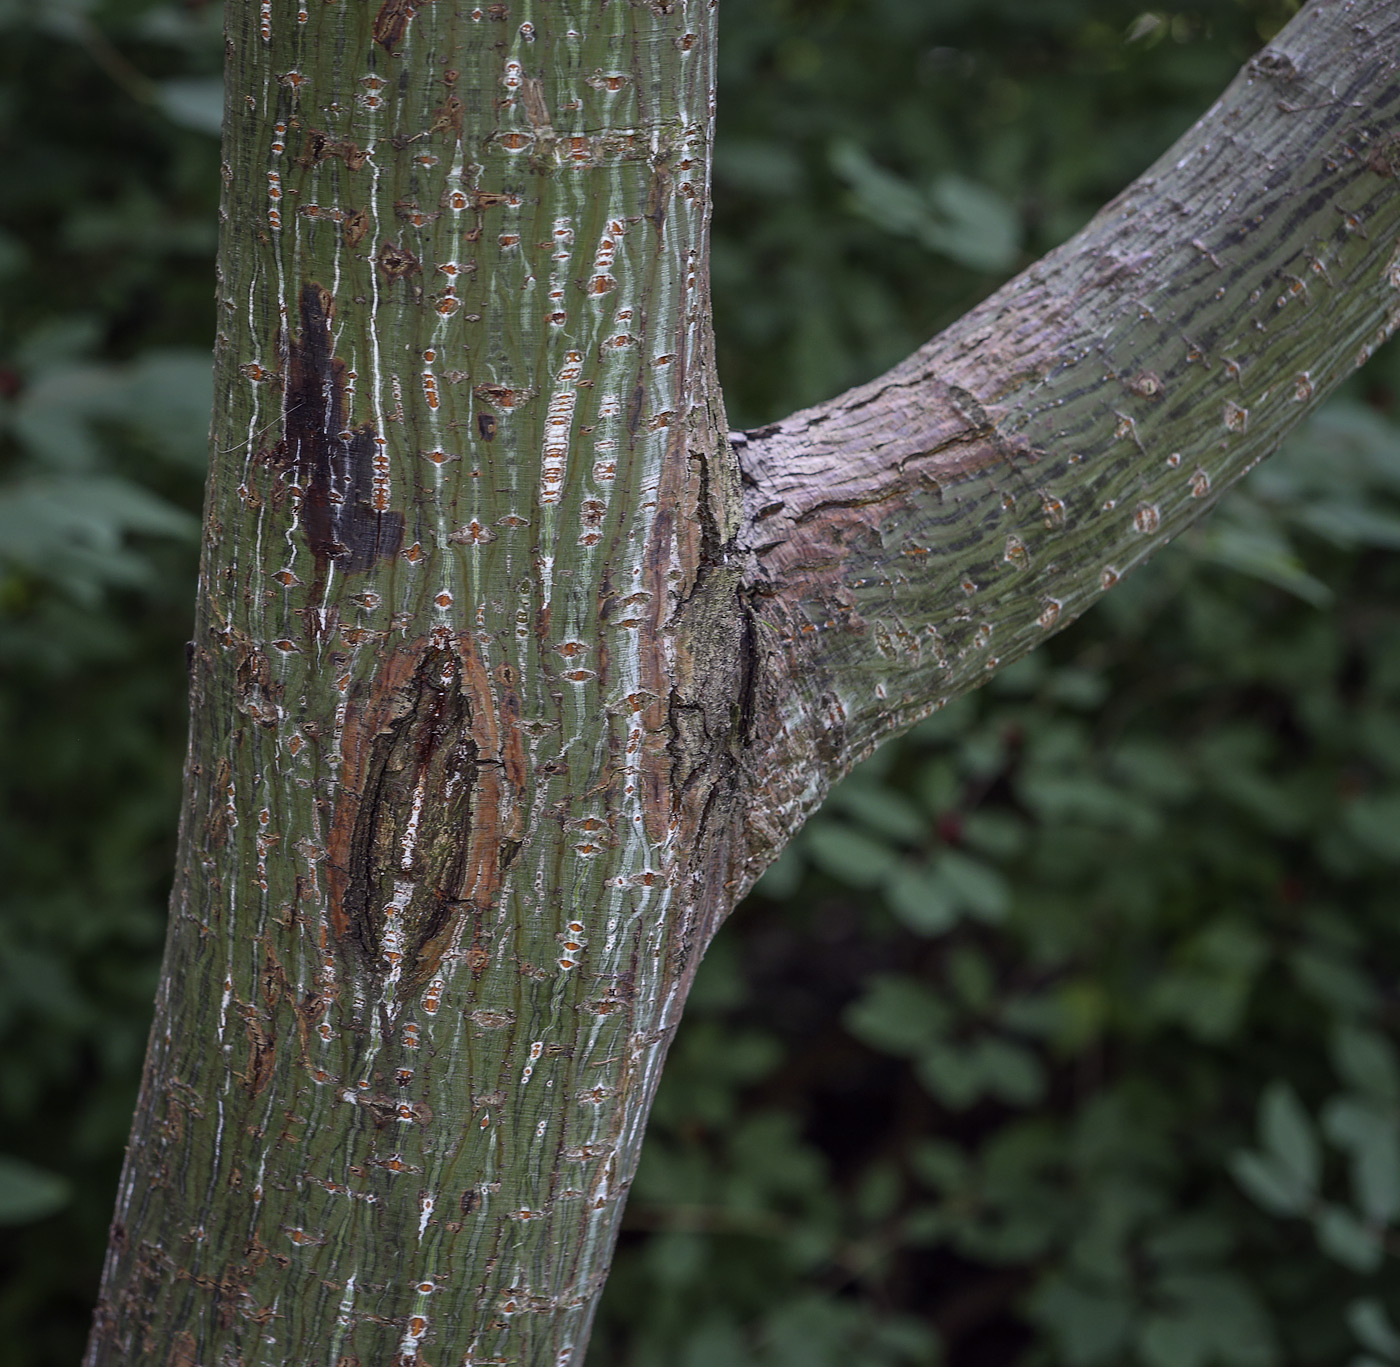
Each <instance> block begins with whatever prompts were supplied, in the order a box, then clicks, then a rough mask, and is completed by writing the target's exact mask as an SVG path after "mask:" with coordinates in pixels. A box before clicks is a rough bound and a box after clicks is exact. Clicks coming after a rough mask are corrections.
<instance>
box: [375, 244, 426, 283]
mask: <svg viewBox="0 0 1400 1367" xmlns="http://www.w3.org/2000/svg"><path fill="white" fill-rule="evenodd" d="M374 261H375V265H377V266H378V267H379V269H380V270H381V271H383V272H384V274H385V275H387V276H388V277H389V279H390V280H402V279H404V277H405V276H409V275H417V274H418V273H419V271H421V270H422V266H421V265H420V263H419V261H418V258H417V257H416V256H414V254H413V253H412V252H411V251H409V250H408V248H407V247H403V246H400V245H399V244H398V243H397V242H385V243H384V244H383V245H382V246H381V247H380V248H379V255H378V256H377V257H375V259H374Z"/></svg>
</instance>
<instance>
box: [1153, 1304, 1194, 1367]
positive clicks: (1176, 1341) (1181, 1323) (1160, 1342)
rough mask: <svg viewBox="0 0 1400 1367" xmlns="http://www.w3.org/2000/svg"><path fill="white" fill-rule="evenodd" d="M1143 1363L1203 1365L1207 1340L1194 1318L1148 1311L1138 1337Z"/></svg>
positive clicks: (1185, 1366)
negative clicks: (1149, 1312)
mask: <svg viewBox="0 0 1400 1367" xmlns="http://www.w3.org/2000/svg"><path fill="white" fill-rule="evenodd" d="M1138 1351H1139V1352H1140V1353H1141V1354H1142V1360H1143V1362H1144V1363H1146V1364H1147V1367H1204V1365H1205V1364H1206V1363H1207V1362H1208V1361H1209V1360H1210V1357H1211V1346H1210V1342H1209V1340H1208V1339H1207V1338H1206V1337H1205V1336H1204V1335H1203V1334H1202V1333H1201V1327H1200V1325H1199V1324H1197V1323H1196V1321H1195V1320H1193V1319H1189V1318H1179V1317H1177V1316H1172V1315H1149V1316H1148V1317H1147V1319H1146V1320H1145V1321H1144V1323H1143V1327H1142V1334H1141V1336H1140V1337H1139V1339H1138Z"/></svg>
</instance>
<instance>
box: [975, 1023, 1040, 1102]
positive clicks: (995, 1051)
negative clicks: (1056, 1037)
mask: <svg viewBox="0 0 1400 1367" xmlns="http://www.w3.org/2000/svg"><path fill="white" fill-rule="evenodd" d="M977 1061H978V1064H979V1066H980V1068H981V1071H982V1078H983V1080H984V1083H985V1085H986V1089H987V1091H989V1092H991V1093H992V1094H993V1095H994V1096H997V1097H1000V1098H1001V1099H1002V1100H1003V1101H1005V1102H1007V1103H1009V1104H1010V1105H1013V1106H1033V1105H1035V1103H1036V1102H1038V1101H1039V1100H1040V1099H1041V1097H1043V1096H1044V1095H1045V1070H1044V1068H1042V1067H1041V1064H1040V1060H1039V1059H1038V1058H1036V1056H1035V1055H1034V1054H1033V1053H1031V1051H1030V1050H1029V1049H1025V1048H1023V1047H1022V1046H1020V1045H1018V1044H1012V1043H1011V1042H1010V1041H1009V1040H1003V1039H996V1038H995V1037H993V1038H989V1039H984V1040H981V1041H979V1043H978V1045H977Z"/></svg>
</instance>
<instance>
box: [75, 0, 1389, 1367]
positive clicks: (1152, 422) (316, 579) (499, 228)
mask: <svg viewBox="0 0 1400 1367" xmlns="http://www.w3.org/2000/svg"><path fill="white" fill-rule="evenodd" d="M230 24H231V28H230V59H229V60H230V67H229V105H228V114H227V119H226V139H227V149H228V151H227V160H226V163H225V179H226V182H227V195H226V209H225V223H224V234H223V244H222V248H221V277H220V282H219V310H220V335H219V339H218V391H217V392H218V393H219V395H220V409H219V412H218V414H217V415H216V422H215V434H214V440H215V447H216V452H217V457H216V461H215V468H214V473H213V476H212V481H211V486H210V496H209V508H208V517H207V524H206V542H205V554H204V565H203V576H202V591H201V599H200V607H199V618H198V625H197V631H196V638H195V642H194V647H193V655H192V672H191V691H192V701H193V722H192V740H191V752H190V765H189V780H188V786H187V802H186V808H185V816H184V820H183V826H182V833H181V842H180V854H179V866H178V872H177V880H176V887H175V891H174V894H173V899H172V917H171V930H170V940H169V945H168V949H167V961H166V969H165V975H164V978H163V982H162V987H161V991H160V998H159V1001H158V1009H157V1016H156V1023H155V1026H154V1029H153V1033H152V1040H151V1051H150V1055H149V1058H148V1062H147V1068H146V1074H145V1078H144V1081H143V1088H142V1094H141V1099H140V1103H139V1107H138V1113H137V1117H136V1122H135V1128H134V1132H133V1139H132V1146H131V1150H130V1155H129V1159H128V1164H127V1169H126V1173H125V1175H124V1177H123V1182H122V1188H121V1192H120V1196H119V1201H118V1210H117V1216H116V1221H115V1223H114V1227H113V1238H112V1250H111V1254H110V1258H109V1263H108V1268H107V1273H106V1279H105V1282H104V1288H103V1293H102V1300H101V1303H100V1304H99V1307H98V1311H97V1315H96V1321H95V1328H94V1333H93V1339H92V1343H91V1347H90V1350H89V1355H88V1362H89V1364H91V1365H92V1367H97V1365H98V1364H103V1365H104V1367H105V1365H106V1364H114V1363H130V1362H146V1361H161V1362H168V1363H170V1364H179V1365H180V1367H190V1365H192V1364H196V1363H199V1364H206V1365H210V1364H215V1363H217V1364H219V1365H220V1367H232V1364H240V1365H241V1367H254V1365H255V1364H257V1365H258V1367H263V1365H270V1364H292V1363H296V1364H300V1363H303V1362H309V1361H325V1362H326V1363H328V1364H330V1367H356V1364H360V1363H366V1364H367V1363H370V1362H382V1361H394V1362H397V1363H400V1364H410V1363H414V1362H419V1361H421V1362H422V1363H424V1364H425V1367H426V1365H427V1364H429V1363H431V1364H434V1365H435V1367H441V1364H444V1363H452V1364H462V1365H463V1367H466V1364H473V1363H475V1364H481V1363H488V1362H489V1363H511V1364H528V1365H529V1367H560V1364H571V1363H572V1364H577V1363H579V1362H581V1360H582V1357H583V1353H584V1347H585V1343H586V1339H587V1332H588V1324H589V1321H590V1317H591V1314H592V1310H593V1307H594V1304H595V1302H596V1299H597V1296H598V1293H599V1290H600V1288H601V1286H602V1282H603V1278H604V1275H605V1273H606V1268H607V1263H608V1258H609V1255H610V1251H611V1247H612V1243H613V1240H614V1237H615V1234H616V1229H617V1221H618V1216H619V1213H620V1211H621V1207H622V1202H623V1199H624V1198H625V1194H626V1191H627V1187H628V1184H629V1182H630V1180H631V1176H632V1173H633V1170H634V1167H635V1163H636V1158H637V1151H638V1146H639V1143H640V1138H641V1134H642V1129H643V1126H644V1124H645V1119H646V1114H647V1109H648V1106H649V1103H650V1098H651V1095H652V1093H653V1090H654V1087H655V1083H656V1079H657V1075H658V1072H659V1069H660V1066H661V1062H662V1059H663V1056H664V1053H665V1049H666V1045H667V1042H668V1041H669V1038H670V1035H671V1032H672V1031H673V1029H674V1027H675V1024H676V1022H677V1020H678V1017H679V1013H680V1010H681V1005H682V1003H683V1000H684V997H685V992H686V989H687V987H688V985H689V982H690V978H691V975H692V973H693V971H694V968H695V964H696V961H697V959H698V956H699V954H700V953H701V952H702V951H703V948H704V946H705V944H706V943H707V942H708V939H709V937H710V935H711V934H712V933H713V931H714V929H715V927H716V926H717V925H718V924H719V922H720V921H721V920H722V919H723V917H724V915H725V914H727V912H728V911H729V909H730V908H731V907H732V905H733V903H734V900H735V899H736V898H737V896H738V895H739V894H740V892H741V891H742V890H743V888H744V887H745V886H746V885H747V883H748V882H749V881H750V880H751V879H752V878H753V877H754V876H755V875H756V873H757V872H758V870H759V869H760V868H761V867H762V865H763V863H764V862H765V861H766V860H767V859H769V858H771V857H772V855H773V854H774V853H776V851H777V849H778V848H779V847H780V845H781V843H782V841H783V839H785V838H786V836H787V835H788V834H790V833H791V831H792V830H793V829H795V827H796V825H797V824H798V823H799V822H800V821H801V819H802V818H803V817H804V816H805V815H806V814H807V813H808V812H809V811H810V810H811V809H812V807H813V806H814V804H815V803H816V801H817V800H819V798H820V796H821V794H822V792H823V791H824V790H825V788H826V786H827V785H828V784H829V783H830V782H831V781H832V780H834V779H835V778H836V777H837V776H839V774H840V773H841V772H842V771H843V770H844V769H845V768H846V767H848V766H849V764H850V763H851V762H852V761H853V760H854V759H856V758H858V757H859V756H860V755H861V754H862V753H864V752H865V751H866V750H868V748H869V747H870V746H871V745H872V744H873V743H875V741H877V740H878V739H879V738H880V737H881V736H882V735H884V734H886V733H888V732H889V731H890V730H892V729H895V728H897V727H899V726H902V725H906V724H908V723H909V722H910V721H912V720H914V719H915V718H917V717H918V716H920V715H922V714H923V713H924V712H926V711H928V710H929V709H931V708H932V707H935V706H937V705H939V704H940V703H941V702H942V701H943V700H945V699H946V698H947V697H949V696H951V695H952V694H953V693H955V692H957V691H960V690H963V689H966V688H969V687H972V686H974V685H975V683H976V682H978V681H979V680H981V679H984V678H985V677H987V675H988V673H989V671H991V670H993V669H995V668H996V667H997V666H998V665H999V664H1004V663H1006V662H1008V661H1009V660H1011V659H1012V658H1015V656H1016V655H1017V654H1019V653H1022V652H1024V651H1025V650H1026V649H1029V648H1030V647H1031V646H1032V645H1033V644H1034V643H1035V642H1036V641H1038V640H1040V639H1043V638H1044V636H1045V634H1046V633H1047V632H1049V631H1053V630H1056V629H1058V628H1059V627H1061V626H1063V625H1064V624H1065V623H1067V622H1068V621H1069V620H1070V619H1071V618H1072V617H1073V616H1074V615H1075V614H1076V613H1077V612H1079V611H1081V610H1082V609H1083V608H1084V607H1085V606H1086V605H1087V604H1088V603H1089V602H1090V601H1092V599H1093V598H1094V597H1095V596H1096V595H1097V594H1098V593H1100V592H1102V591H1103V590H1104V589H1105V588H1106V587H1109V586H1110V585H1111V584H1112V583H1113V582H1116V580H1117V579H1118V578H1119V577H1121V575H1122V574H1123V573H1124V572H1126V571H1127V569H1128V568H1130V566H1131V565H1132V564H1133V563H1135V562H1137V561H1139V560H1140V559H1142V558H1143V556H1144V555H1146V554H1147V553H1149V552H1150V551H1151V549H1153V548H1154V547H1155V546H1156V545H1158V544H1160V542H1161V541H1162V539H1163V538H1164V537H1165V536H1166V535H1168V534H1169V533H1171V532H1173V531H1175V530H1179V529H1180V527H1181V526H1183V525H1185V524H1186V522H1187V521H1188V520H1189V519H1191V518H1192V517H1195V516H1198V515H1199V514H1200V513H1201V512H1203V511H1204V510H1205V509H1206V508H1207V507H1208V506H1209V505H1210V504H1211V503H1212V502H1213V501H1214V499H1215V498H1216V497H1218V495H1219V493H1220V491H1221V490H1222V489H1223V488H1224V487H1225V486H1226V485H1227V484H1228V483H1229V482H1230V481H1231V480H1233V479H1234V478H1237V477H1238V475H1239V474H1240V473H1242V471H1243V470H1245V469H1247V468H1248V467H1249V465H1250V464H1251V463H1252V462H1254V461H1255V460H1257V459H1258V458H1259V457H1260V456H1261V455H1263V454H1264V453H1265V452H1266V451H1267V450H1269V449H1271V447H1272V445H1273V444H1275V443H1276V442H1277V440H1278V439H1279V437H1280V436H1281V435H1282V433H1283V431H1284V430H1285V428H1286V426H1287V425H1288V423H1289V422H1291V421H1294V420H1296V418H1297V417H1299V416H1301V414H1302V413H1304V412H1305V411H1307V409H1308V408H1309V406H1310V405H1311V404H1312V403H1314V402H1315V401H1316V400H1317V399H1318V398H1319V397H1320V396H1321V395H1322V394H1323V393H1325V392H1326V390H1327V388H1328V387H1329V386H1330V385H1331V384H1332V383H1334V382H1335V381H1336V379H1337V378H1339V377H1340V375H1341V374H1343V373H1345V371H1346V370H1347V369H1348V368H1349V367H1350V366H1351V365H1352V364H1353V362H1354V361H1355V360H1356V359H1357V358H1358V356H1359V355H1360V353H1361V352H1363V351H1365V350H1366V349H1367V348H1369V347H1370V346H1371V345H1373V344H1374V341H1375V339H1376V338H1377V337H1378V336H1379V335H1382V334H1384V333H1388V332H1389V330H1390V329H1391V328H1392V327H1393V326H1394V324H1395V322H1396V320H1397V318H1400V309H1398V308H1397V305H1400V296H1397V293H1396V291H1397V288H1400V274H1397V267H1396V265H1395V264H1394V262H1395V247H1394V239H1395V235H1396V233H1397V231H1400V196H1397V195H1396V193H1395V173H1396V171H1397V169H1400V155H1397V154H1396V152H1395V149H1396V148H1397V147H1400V116H1397V112H1396V111H1397V105H1398V104H1400V86H1396V85H1395V83H1394V82H1393V80H1392V78H1391V74H1390V73H1391V71H1392V70H1393V68H1394V66H1395V64H1396V61H1397V58H1400V19H1396V18H1395V17H1393V16H1392V15H1391V13H1390V12H1389V9H1388V6H1387V5H1385V4H1383V3H1380V0H1356V2H1355V3H1350V4H1344V3H1340V0H1330V2H1329V0H1318V3H1314V4H1313V5H1311V6H1310V7H1309V8H1308V9H1307V10H1306V11H1305V12H1304V14H1303V15H1302V16H1300V18H1299V20H1298V21H1296V22H1295V24H1294V25H1292V26H1290V28H1289V29H1288V30H1287V31H1286V32H1285V34H1284V35H1281V36H1280V38H1279V39H1278V40H1276V42H1275V44H1274V45H1273V48H1272V49H1271V52H1270V53H1269V54H1265V55H1264V57H1262V58H1260V59H1257V60H1256V63H1255V64H1254V65H1253V66H1252V67H1251V69H1250V70H1249V71H1248V72H1246V73H1244V74H1243V75H1242V76H1241V79H1240V81H1239V82H1237V83H1236V85H1235V86H1234V87H1232V89H1231V91H1230V92H1228V93H1227V96H1226V97H1225V99H1224V100H1223V101H1222V103H1221V105H1219V106H1217V108H1216V109H1215V110H1213V111H1212V112H1211V113H1210V114H1209V115H1207V116H1206V117H1205V118H1204V119H1203V120H1202V121H1201V123H1200V124H1198V125H1197V127H1196V128H1195V129H1193V130H1192V132H1191V133H1189V134H1188V135H1187V137H1186V139H1184V140H1183V142H1182V144H1181V145H1180V146H1179V147H1178V148H1177V149H1174V151H1173V152H1172V153H1170V154H1168V158H1167V159H1165V160H1164V161H1163V162H1162V163H1160V164H1159V166H1158V167H1157V168H1154V170H1153V171H1152V172H1150V173H1149V175H1148V176H1147V177H1145V178H1144V179H1143V180H1142V181H1141V182H1139V184H1138V185H1137V186H1135V187H1134V188H1133V189H1132V190H1131V191H1130V192H1128V194H1127V195H1125V196H1124V197H1122V198H1120V200H1119V201H1117V202H1116V203H1115V204H1114V205H1113V206H1110V208H1109V209H1108V210H1106V211H1105V213H1104V214H1103V215H1101V216H1100V218H1099V219H1097V220H1096V221H1095V223H1093V224H1091V225H1090V226H1089V228H1088V229H1086V230H1085V232H1084V234H1081V236H1080V237H1079V238H1077V239H1075V241H1074V242H1071V243H1069V244H1067V245H1066V246H1065V247H1064V248H1062V249H1061V250H1060V251H1059V252H1058V253H1055V254H1053V255H1052V256H1051V257H1050V258H1047V260H1046V261H1045V262H1044V263H1041V265H1039V266H1037V267H1035V268H1033V269H1032V270H1031V271H1030V272H1028V273H1027V274H1026V275H1025V276H1023V277H1021V279H1020V280H1018V281H1016V282H1013V283H1012V284H1011V285H1010V286H1008V287H1007V289H1006V290H1004V291H1002V292H1001V293H1000V294H998V295H997V296H994V298H993V299H992V300H990V301H988V303H987V304H986V305H984V306H982V307H981V308H980V309H978V310H976V311H974V313H973V314H971V315H969V317H968V318H967V319H965V320H964V321H963V322H962V323H960V324H958V325H957V326H955V328H953V329H952V330H950V332H949V333H947V334H945V335H944V336H943V337H942V338H940V339H937V340H936V341H935V342H933V343H931V344H930V346H929V347H928V348H925V349H924V350H923V351H921V352H920V353H918V354H917V355H916V356H915V357H913V358H911V360H910V361H909V362H908V363H906V364H905V365H904V366H902V367H900V368H899V369H897V370H896V371H895V372H893V373H892V374H891V375H890V376H887V377H886V378H885V379H884V380H882V381H877V382H876V383H875V384H874V385H872V386H869V387H866V388H864V389H862V390H859V391H855V392H853V393H852V394H850V395H846V396H843V397H842V398H841V399H839V400H837V401H835V402H834V403H833V404H831V405H828V406H826V407H825V408H823V409H819V410H813V411H811V412H809V413H805V414H799V415H796V416H795V417H794V418H793V419H790V420H788V421H787V422H785V423H782V424H777V425H775V426H774V427H773V428H770V429H766V430H765V431H763V432H758V433H753V434H750V435H749V437H748V438H747V439H746V440H744V441H742V442H740V443H739V447H740V451H741V459H742V465H743V470H742V478H743V480H744V483H745V488H744V490H743V498H741V488H740V480H741V472H740V463H739V461H737V460H736V458H735V456H734V453H733V451H732V450H731V448H730V446H729V444H728V442H726V440H725V439H724V431H725V427H724V422H723V415H722V410H721V406H720V403H719V399H718V391H717V386H716V384H715V381H714V376H713V368H712V363H711V347H710V339H709V333H708V327H709V322H708V298H707V283H706V265H707V252H706V240H705V224H706V218H707V207H706V205H707V197H708V166H709V160H710V148H711V140H712V105H711V102H712V91H713V53H714V24H715V13H714V0H650V2H649V3H643V2H642V0H627V2H626V3H624V2H623V0H611V2H610V3H608V2H606V0H603V2H601V3H587V4H585V3H583V0H555V2H554V3H553V4H550V5H545V4H543V3H532V0H511V3H509V4H482V5H480V6H477V7H472V6H470V5H467V4H459V5H454V4H453V3H452V2H451V0H414V3H409V0H384V3H383V4H382V5H380V6H379V7H378V9H377V10H376V9H375V8H374V7H373V6H370V5H365V4H363V3H360V0H339V3H323V2H322V0H307V2H306V3H305V4H304V5H301V6H297V5H295V4H292V3H290V0H260V2H259V3H254V0H240V2H239V3H234V4H233V5H231V7H230Z"/></svg>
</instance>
